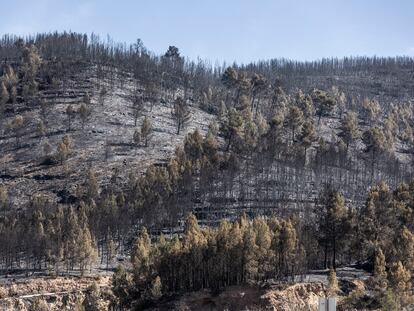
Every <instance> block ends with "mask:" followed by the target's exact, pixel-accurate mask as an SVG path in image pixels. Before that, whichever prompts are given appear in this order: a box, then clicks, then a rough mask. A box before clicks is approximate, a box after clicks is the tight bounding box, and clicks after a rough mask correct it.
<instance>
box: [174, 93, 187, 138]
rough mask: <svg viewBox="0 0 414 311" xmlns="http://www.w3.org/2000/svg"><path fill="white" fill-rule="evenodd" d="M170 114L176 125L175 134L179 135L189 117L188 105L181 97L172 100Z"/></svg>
mask: <svg viewBox="0 0 414 311" xmlns="http://www.w3.org/2000/svg"><path fill="white" fill-rule="evenodd" d="M171 115H172V117H173V119H174V121H175V123H176V125H177V135H179V134H180V131H181V129H183V128H184V127H185V126H186V125H187V122H188V121H189V120H190V117H191V112H190V107H189V106H188V104H187V102H186V101H185V100H184V99H183V98H182V97H177V99H176V100H175V101H174V105H173V108H172V110H171Z"/></svg>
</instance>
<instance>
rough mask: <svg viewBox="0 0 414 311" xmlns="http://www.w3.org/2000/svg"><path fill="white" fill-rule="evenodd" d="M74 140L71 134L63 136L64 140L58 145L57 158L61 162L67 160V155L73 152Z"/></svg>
mask: <svg viewBox="0 0 414 311" xmlns="http://www.w3.org/2000/svg"><path fill="white" fill-rule="evenodd" d="M72 149H73V142H72V138H71V137H70V136H69V135H65V136H64V137H63V138H62V142H61V143H60V144H59V145H58V147H57V158H58V159H59V161H60V164H63V162H65V161H66V159H67V157H68V156H69V155H70V154H71V153H72Z"/></svg>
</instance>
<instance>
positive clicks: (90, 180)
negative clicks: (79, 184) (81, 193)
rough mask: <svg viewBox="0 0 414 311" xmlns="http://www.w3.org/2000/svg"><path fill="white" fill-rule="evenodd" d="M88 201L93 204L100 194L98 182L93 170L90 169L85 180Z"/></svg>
mask: <svg viewBox="0 0 414 311" xmlns="http://www.w3.org/2000/svg"><path fill="white" fill-rule="evenodd" d="M85 190H86V193H85V194H86V199H87V200H88V201H89V202H91V201H92V200H96V199H97V197H98V194H99V185H98V180H97V178H96V175H95V171H94V170H93V169H88V172H87V175H86V180H85Z"/></svg>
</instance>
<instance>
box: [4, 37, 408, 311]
mask: <svg viewBox="0 0 414 311" xmlns="http://www.w3.org/2000/svg"><path fill="white" fill-rule="evenodd" d="M0 60H1V61H2V66H1V70H0V112H1V131H0V148H1V149H0V150H1V151H0V159H1V161H0V168H1V170H0V171H1V174H0V181H1V187H0V273H1V274H2V275H5V276H7V277H13V276H14V275H25V277H29V276H31V275H36V274H37V273H41V274H42V273H43V274H47V275H50V276H53V277H56V278H57V279H58V280H59V278H61V277H63V276H65V277H74V278H79V280H80V281H79V282H83V280H84V278H85V275H89V277H90V276H92V277H94V276H97V275H101V276H102V275H106V274H107V273H109V274H111V275H112V278H111V282H110V286H111V289H110V290H108V292H106V290H105V295H108V296H111V297H110V298H108V297H106V298H105V299H106V301H107V302H108V300H111V301H112V302H113V303H114V304H115V305H116V306H117V307H120V308H130V309H133V308H136V309H145V308H151V307H154V306H155V307H158V306H160V307H163V306H165V308H167V309H168V308H173V307H174V308H175V307H176V306H177V305H178V306H179V305H180V304H182V305H183V306H184V307H183V308H184V309H185V306H188V308H189V309H190V310H191V309H200V308H201V305H203V304H204V303H206V305H205V306H203V307H212V308H213V307H215V308H217V309H219V310H220V308H222V309H225V308H226V303H227V302H229V303H230V302H231V304H234V306H233V307H232V308H235V309H237V308H239V307H240V305H237V304H238V303H241V304H243V305H246V306H247V305H248V304H249V301H250V302H252V303H253V302H254V304H255V305H254V308H256V307H257V308H258V309H260V308H264V309H266V308H271V307H273V308H278V306H279V304H280V303H281V304H282V305H281V306H280V308H282V309H287V308H288V306H286V305H283V300H284V297H285V296H289V297H290V298H289V299H291V300H292V301H294V300H295V299H296V298H298V296H299V298H298V300H296V301H295V302H294V303H295V304H300V305H301V307H302V306H303V307H306V306H305V305H306V304H312V305H313V306H314V305H315V301H316V299H317V297H318V296H321V295H322V294H323V293H322V291H323V290H324V289H323V288H322V287H323V286H322V285H321V284H320V278H317V281H316V284H317V285H315V284H310V285H309V284H306V283H302V284H294V283H295V282H296V283H298V282H299V281H298V280H299V279H301V280H302V278H303V277H304V276H306V275H310V272H311V271H313V270H320V269H323V272H322V273H323V275H324V277H325V275H327V274H329V277H328V282H325V279H324V280H323V281H324V283H325V285H327V289H326V290H327V291H328V294H330V295H335V294H337V293H340V290H339V288H338V284H337V283H338V281H337V279H336V272H338V274H339V271H340V267H342V268H343V269H349V267H350V266H355V265H357V266H358V267H363V268H364V269H366V270H367V272H368V274H365V272H361V273H360V275H359V276H358V277H355V278H354V281H356V283H357V284H359V283H358V282H363V283H364V286H365V287H364V288H360V289H358V290H357V291H356V292H351V291H344V292H343V293H341V295H342V294H343V299H344V301H345V302H344V303H345V305H346V304H349V305H356V306H362V305H364V306H365V307H367V308H368V309H375V308H377V307H378V306H379V305H386V304H387V303H391V302H392V301H394V302H395V304H396V305H399V306H401V305H410V304H412V300H411V299H412V295H411V293H410V284H411V274H410V273H411V272H412V271H413V272H414V255H413V254H414V234H413V231H414V222H413V219H414V218H413V217H414V216H413V215H414V183H413V182H412V177H413V168H412V163H414V148H413V147H414V132H413V129H414V106H413V105H412V99H413V96H414V94H413V93H412V91H413V90H412V86H413V79H412V78H413V74H414V69H413V64H414V60H413V59H411V58H398V57H396V58H380V59H378V58H375V57H374V58H364V57H361V58H351V59H348V58H345V59H342V60H337V59H332V60H330V61H329V60H321V61H318V62H313V63H299V62H293V61H284V60H273V61H269V62H258V63H253V64H248V65H237V64H234V65H233V66H231V67H223V68H222V67H220V66H216V67H212V66H211V65H209V63H208V62H203V61H198V62H193V61H190V60H186V59H185V58H184V57H183V56H182V55H181V54H180V51H179V50H178V48H177V47H175V46H170V47H169V48H168V49H167V52H166V53H165V54H163V55H155V54H154V53H152V52H150V51H149V50H147V48H146V47H145V46H143V44H142V42H141V41H137V43H136V44H133V45H130V46H126V45H124V44H114V43H112V42H109V41H108V42H103V41H101V40H100V39H99V38H97V37H95V36H91V37H88V36H87V35H82V34H76V33H51V34H37V35H35V36H33V37H27V38H26V39H22V38H18V37H15V36H4V37H3V38H2V39H1V40H0ZM397 90H398V91H397ZM358 273H359V272H358ZM86 279H87V278H86ZM81 280H82V281H81ZM33 282H34V283H36V282H37V280H36V279H34V280H33ZM39 282H40V283H41V281H39ZM70 282H71V281H70ZM70 282H69V283H70ZM108 282H109V281H108ZM6 283H7V282H6ZM12 283H13V282H12ZM75 283H76V282H75ZM90 283H91V282H90V280H89V281H86V283H85V284H84V285H85V286H83V287H82V288H81V289H80V290H77V291H76V290H75V292H76V293H75V294H74V295H71V294H69V296H68V297H69V298H67V299H69V300H70V301H71V304H72V305H73V303H77V302H78V298H79V297H81V298H79V299H80V300H82V301H86V302H87V301H88V299H92V298H93V297H95V298H96V299H97V296H99V295H98V294H96V293H95V291H98V289H96V288H95V287H96V286H95V285H93V286H94V288H92V289H88V290H86V289H85V288H86V287H88V286H90V285H91V284H90ZM267 283H270V284H274V285H275V287H274V288H270V289H269V288H265V289H263V287H262V286H263V285H264V284H267ZM326 283H327V284H326ZM30 284H31V280H29V282H28V287H30ZM82 284H83V283H82ZM342 285H343V284H341V286H342ZM348 285H349V284H348ZM13 286H14V284H11V287H13ZM39 286H40V285H39ZM69 286H72V285H69ZM91 286H92V285H91ZM105 286H106V285H105ZM246 286H251V287H248V288H249V289H248V290H246V292H248V291H250V290H251V291H252V293H251V296H250V294H248V295H247V294H246V295H247V296H248V297H250V298H246V301H245V300H243V299H244V298H243V297H242V298H240V301H239V299H238V298H234V297H235V296H236V297H239V296H238V295H241V293H242V292H244V290H245V288H247V287H246ZM280 286H281V287H280ZM287 286H289V288H288V287H287ZM280 288H282V289H281V291H282V292H283V293H280V292H279V291H280ZM268 290H269V291H268ZM88 293H89V294H91V293H92V294H91V295H92V296H91V295H89V296H91V297H92V298H91V297H89V296H88ZM64 294H65V295H66V293H64ZM220 294H222V296H220ZM39 295H40V294H39ZM42 295H43V294H42ZM65 295H64V296H65ZM79 295H80V296H79ZM217 295H218V296H217ZM226 295H228V296H226ZM9 296H10V295H9ZM20 296H23V298H22V297H20V298H22V299H23V300H22V299H20V298H18V297H17V298H16V297H15V298H16V299H15V300H13V301H12V302H13V303H14V302H16V303H23V305H28V304H30V302H29V303H28V302H27V301H26V298H27V297H24V296H25V295H20ZM78 296H79V297H78ZM88 297H89V298H88ZM28 298H33V297H31V296H30V297H28ZM176 298H177V299H176ZM61 299H63V298H62V297H60V296H59V298H58V300H59V301H61ZM65 299H66V298H65ZM304 299H305V300H306V299H308V300H312V302H305V303H303V300H304ZM200 301H201V302H200ZM281 301H282V302H281ZM59 303H60V302H59ZM200 303H201V305H200ZM59 306H60V305H59ZM275 306H276V307H275ZM177 308H178V307H177ZM345 308H346V307H345Z"/></svg>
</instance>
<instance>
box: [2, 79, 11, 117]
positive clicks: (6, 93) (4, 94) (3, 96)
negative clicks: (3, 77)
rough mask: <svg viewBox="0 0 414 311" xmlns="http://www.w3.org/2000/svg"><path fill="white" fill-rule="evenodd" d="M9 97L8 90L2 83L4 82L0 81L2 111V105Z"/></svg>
mask: <svg viewBox="0 0 414 311" xmlns="http://www.w3.org/2000/svg"><path fill="white" fill-rule="evenodd" d="M9 99H10V95H9V91H8V90H7V88H6V86H5V85H4V82H3V81H1V83H0V108H1V110H2V111H3V110H4V106H5V105H6V103H7V102H8V101H9Z"/></svg>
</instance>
